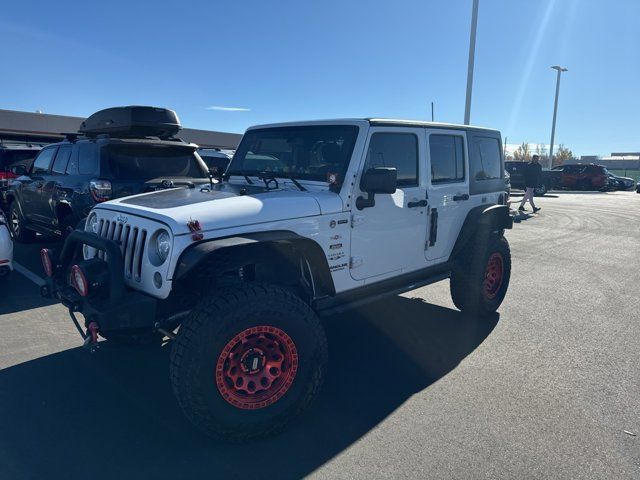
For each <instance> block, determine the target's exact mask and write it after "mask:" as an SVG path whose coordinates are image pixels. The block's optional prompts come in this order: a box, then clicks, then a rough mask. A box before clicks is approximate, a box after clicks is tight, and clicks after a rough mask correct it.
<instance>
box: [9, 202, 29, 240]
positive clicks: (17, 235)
mask: <svg viewBox="0 0 640 480" xmlns="http://www.w3.org/2000/svg"><path fill="white" fill-rule="evenodd" d="M16 202H17V200H14V201H13V202H11V205H9V218H8V221H9V231H10V232H11V236H12V237H13V239H14V240H15V241H16V242H18V243H29V242H32V241H34V240H35V238H36V232H34V231H33V230H28V229H27V228H26V227H25V221H24V217H23V216H22V214H21V213H20V209H19V208H18V204H17V203H16Z"/></svg>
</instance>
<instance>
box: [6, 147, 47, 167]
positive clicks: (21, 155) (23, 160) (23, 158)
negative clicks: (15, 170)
mask: <svg viewBox="0 0 640 480" xmlns="http://www.w3.org/2000/svg"><path fill="white" fill-rule="evenodd" d="M38 153H39V151H38V150H5V151H0V168H7V167H12V166H14V165H27V164H29V163H30V162H29V160H33V159H34V158H35V157H36V155H37V154H38Z"/></svg>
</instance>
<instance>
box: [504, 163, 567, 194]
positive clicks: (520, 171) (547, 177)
mask: <svg viewBox="0 0 640 480" xmlns="http://www.w3.org/2000/svg"><path fill="white" fill-rule="evenodd" d="M526 165H527V163H526V162H513V161H510V162H504V166H505V169H506V171H507V172H509V175H511V187H512V188H517V189H519V190H524V189H525V183H524V169H525V167H526ZM560 182H561V174H560V173H559V172H557V171H555V170H545V169H542V175H541V178H540V185H538V186H537V187H536V188H535V189H534V190H533V193H534V195H536V196H542V195H544V194H545V193H547V192H548V191H549V190H553V189H556V188H558V187H559V186H560Z"/></svg>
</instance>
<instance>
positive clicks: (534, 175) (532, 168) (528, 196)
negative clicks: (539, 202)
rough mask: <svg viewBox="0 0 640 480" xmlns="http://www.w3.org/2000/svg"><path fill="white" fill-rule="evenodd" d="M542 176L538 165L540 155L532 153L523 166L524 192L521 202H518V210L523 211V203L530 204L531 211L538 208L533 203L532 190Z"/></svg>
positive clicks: (534, 211) (538, 183)
mask: <svg viewBox="0 0 640 480" xmlns="http://www.w3.org/2000/svg"><path fill="white" fill-rule="evenodd" d="M541 177H542V166H541V165H540V157H539V156H538V155H534V156H533V157H531V161H530V162H529V163H527V165H526V166H525V167H524V186H525V192H524V197H523V198H522V202H520V208H518V210H519V211H521V212H525V211H526V208H524V204H525V203H527V200H529V203H530V204H531V208H533V213H536V212H537V211H538V210H540V207H536V204H535V203H533V190H534V188H537V187H538V185H540V179H541Z"/></svg>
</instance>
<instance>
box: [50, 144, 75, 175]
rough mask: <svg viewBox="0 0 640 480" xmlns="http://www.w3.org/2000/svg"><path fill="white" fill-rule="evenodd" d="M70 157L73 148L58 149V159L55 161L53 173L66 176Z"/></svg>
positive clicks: (52, 168)
mask: <svg viewBox="0 0 640 480" xmlns="http://www.w3.org/2000/svg"><path fill="white" fill-rule="evenodd" d="M70 156H71V146H64V147H60V148H59V149H58V153H57V155H56V159H55V160H54V161H53V167H51V171H52V172H53V173H57V174H58V175H64V172H65V171H66V169H67V163H68V162H69V157H70Z"/></svg>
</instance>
